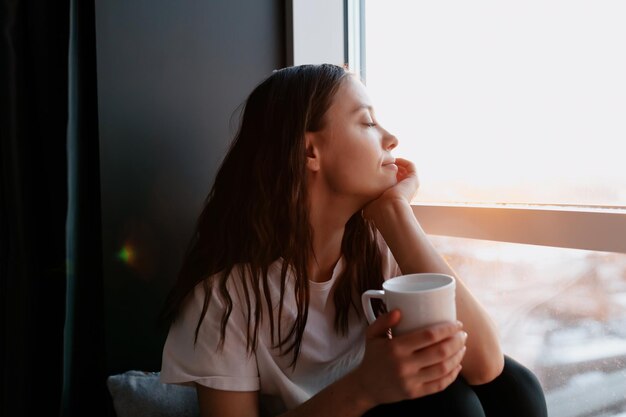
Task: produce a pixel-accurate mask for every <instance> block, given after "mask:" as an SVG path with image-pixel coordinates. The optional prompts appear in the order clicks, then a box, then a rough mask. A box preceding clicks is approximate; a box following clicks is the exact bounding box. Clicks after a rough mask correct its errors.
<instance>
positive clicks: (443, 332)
mask: <svg viewBox="0 0 626 417" xmlns="http://www.w3.org/2000/svg"><path fill="white" fill-rule="evenodd" d="M462 326H463V325H462V323H461V322H456V323H455V322H445V323H439V324H434V325H432V326H428V327H425V328H422V329H418V330H415V331H412V332H410V333H406V334H403V335H401V336H396V337H394V339H396V341H397V343H398V344H399V345H401V346H406V347H407V349H410V350H411V351H417V350H420V349H424V348H425V347H428V346H431V345H434V344H436V343H439V342H441V341H442V340H445V339H448V338H450V337H452V336H454V335H455V334H456V333H458V332H459V331H460V330H461V328H462Z"/></svg>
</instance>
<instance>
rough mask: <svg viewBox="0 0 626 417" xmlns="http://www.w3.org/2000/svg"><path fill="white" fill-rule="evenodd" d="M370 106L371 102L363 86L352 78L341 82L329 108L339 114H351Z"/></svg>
mask: <svg viewBox="0 0 626 417" xmlns="http://www.w3.org/2000/svg"><path fill="white" fill-rule="evenodd" d="M371 106H372V102H371V100H370V98H369V95H368V94H367V90H366V88H365V86H364V85H363V83H362V82H361V81H359V80H358V79H357V78H355V77H354V76H349V77H346V78H345V79H344V80H343V82H342V83H341V85H340V86H339V89H338V90H337V92H336V93H335V96H334V97H333V102H332V104H331V108H333V110H334V111H339V112H340V113H352V112H355V111H358V110H360V109H362V108H364V107H365V108H367V107H371Z"/></svg>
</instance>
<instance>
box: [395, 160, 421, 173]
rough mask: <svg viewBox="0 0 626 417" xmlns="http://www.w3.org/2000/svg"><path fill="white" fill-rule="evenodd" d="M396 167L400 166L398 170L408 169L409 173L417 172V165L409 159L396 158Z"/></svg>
mask: <svg viewBox="0 0 626 417" xmlns="http://www.w3.org/2000/svg"><path fill="white" fill-rule="evenodd" d="M396 165H397V166H398V169H406V170H407V172H417V168H416V167H415V164H414V163H413V162H411V161H409V160H408V159H404V158H396Z"/></svg>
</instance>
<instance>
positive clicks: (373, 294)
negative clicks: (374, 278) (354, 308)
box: [361, 290, 385, 324]
mask: <svg viewBox="0 0 626 417" xmlns="http://www.w3.org/2000/svg"><path fill="white" fill-rule="evenodd" d="M384 296H385V291H382V290H367V291H365V292H364V293H363V294H362V295H361V304H363V312H365V317H366V318H367V322H368V323H369V324H372V323H373V322H374V321H376V316H375V315H374V309H372V303H371V299H372V298H378V299H380V300H383V301H384Z"/></svg>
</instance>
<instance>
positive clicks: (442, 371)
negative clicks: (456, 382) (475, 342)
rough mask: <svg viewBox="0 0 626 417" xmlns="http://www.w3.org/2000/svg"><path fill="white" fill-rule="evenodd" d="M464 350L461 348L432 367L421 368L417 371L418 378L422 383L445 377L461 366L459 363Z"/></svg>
mask: <svg viewBox="0 0 626 417" xmlns="http://www.w3.org/2000/svg"><path fill="white" fill-rule="evenodd" d="M465 350H466V348H465V346H463V347H462V348H461V349H460V350H459V351H457V352H456V353H454V354H453V355H452V356H450V357H449V358H446V359H445V360H443V361H441V362H439V363H436V364H434V365H431V366H428V367H425V368H422V369H421V370H420V371H419V374H420V377H421V378H422V379H423V381H424V382H430V381H435V380H437V379H440V378H443V377H445V376H446V375H447V374H449V373H450V372H451V371H453V370H454V369H456V367H457V366H459V365H460V364H461V361H462V360H463V357H464V356H465Z"/></svg>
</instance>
